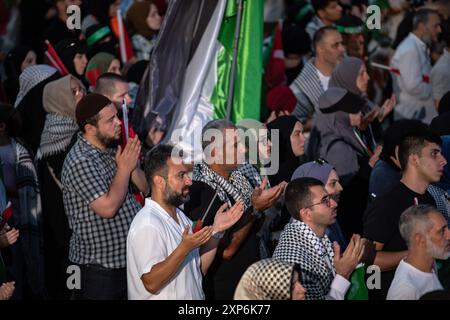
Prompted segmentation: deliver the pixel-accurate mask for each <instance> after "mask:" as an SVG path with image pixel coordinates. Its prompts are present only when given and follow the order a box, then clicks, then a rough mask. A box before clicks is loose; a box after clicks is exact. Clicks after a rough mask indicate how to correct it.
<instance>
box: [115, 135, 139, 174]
mask: <svg viewBox="0 0 450 320" xmlns="http://www.w3.org/2000/svg"><path fill="white" fill-rule="evenodd" d="M140 153H141V143H140V141H139V138H138V136H135V137H134V138H131V139H129V140H128V142H127V144H126V146H125V148H124V149H123V151H122V148H121V146H119V147H118V149H117V152H116V164H117V168H118V169H122V170H126V171H127V172H129V173H131V172H132V171H133V170H134V169H135V168H136V165H137V161H138V159H139V155H140Z"/></svg>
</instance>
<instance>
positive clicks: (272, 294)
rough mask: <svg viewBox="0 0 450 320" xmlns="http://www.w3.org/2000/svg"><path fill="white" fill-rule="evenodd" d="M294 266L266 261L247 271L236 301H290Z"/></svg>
mask: <svg viewBox="0 0 450 320" xmlns="http://www.w3.org/2000/svg"><path fill="white" fill-rule="evenodd" d="M293 272H294V264H291V263H287V262H283V261H279V260H275V259H264V260H261V261H258V262H255V263H254V264H252V265H251V266H250V267H248V269H247V271H245V273H244V275H243V276H242V278H241V280H240V281H239V284H238V286H237V288H236V291H235V293H234V299H235V300H289V299H291V281H292V274H293Z"/></svg>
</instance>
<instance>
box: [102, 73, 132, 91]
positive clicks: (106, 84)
mask: <svg viewBox="0 0 450 320" xmlns="http://www.w3.org/2000/svg"><path fill="white" fill-rule="evenodd" d="M116 82H124V83H127V80H125V78H124V77H122V76H121V75H119V74H117V73H112V72H105V73H103V74H102V75H100V76H99V77H98V79H97V83H96V85H95V90H94V92H95V93H100V94H103V95H104V96H110V95H112V93H113V91H114V88H115V87H114V84H115V83H116Z"/></svg>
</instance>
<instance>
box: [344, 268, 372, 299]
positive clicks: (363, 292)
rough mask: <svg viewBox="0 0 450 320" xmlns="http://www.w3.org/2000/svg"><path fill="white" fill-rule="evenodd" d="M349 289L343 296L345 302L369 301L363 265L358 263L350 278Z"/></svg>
mask: <svg viewBox="0 0 450 320" xmlns="http://www.w3.org/2000/svg"><path fill="white" fill-rule="evenodd" d="M350 283H351V285H350V289H349V290H348V292H347V295H346V296H345V299H346V300H369V292H368V290H367V286H366V280H365V268H364V264H362V263H360V264H359V265H358V266H357V267H356V268H355V270H354V271H353V273H352V275H351V277H350Z"/></svg>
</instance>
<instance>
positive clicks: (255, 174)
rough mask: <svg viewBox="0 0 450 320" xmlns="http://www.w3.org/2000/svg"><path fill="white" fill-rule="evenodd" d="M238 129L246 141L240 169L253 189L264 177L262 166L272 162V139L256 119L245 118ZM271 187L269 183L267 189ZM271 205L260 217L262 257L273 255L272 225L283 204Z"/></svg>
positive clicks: (238, 125)
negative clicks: (243, 158)
mask: <svg viewBox="0 0 450 320" xmlns="http://www.w3.org/2000/svg"><path fill="white" fill-rule="evenodd" d="M237 127H238V129H240V130H242V134H243V138H242V140H241V141H244V142H245V149H246V153H245V162H244V163H243V164H242V165H241V166H240V167H239V171H240V172H241V173H242V174H243V175H244V176H245V177H246V178H247V180H248V181H249V182H250V184H251V186H252V188H253V189H255V188H257V187H259V186H260V185H261V184H262V183H263V180H264V178H265V179H266V181H267V177H266V176H265V175H264V174H263V172H262V170H261V169H262V168H263V166H264V165H266V164H268V163H269V162H270V157H271V149H272V143H271V141H270V138H269V135H268V130H267V127H266V126H265V125H264V124H263V123H261V122H259V121H257V120H254V119H244V120H242V121H239V123H238V124H237ZM268 188H270V183H267V185H266V189H268ZM278 207H279V208H276V207H271V208H269V209H267V210H265V211H264V216H263V218H264V219H258V220H257V221H258V223H260V224H261V225H260V226H259V227H258V228H259V231H258V233H257V236H258V238H259V249H260V256H261V258H262V259H264V258H268V257H271V256H272V253H273V250H274V249H275V248H272V244H271V238H270V235H271V234H270V231H271V230H270V225H271V222H272V220H273V219H274V218H275V217H276V216H277V215H279V214H280V208H281V205H279V206H278Z"/></svg>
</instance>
